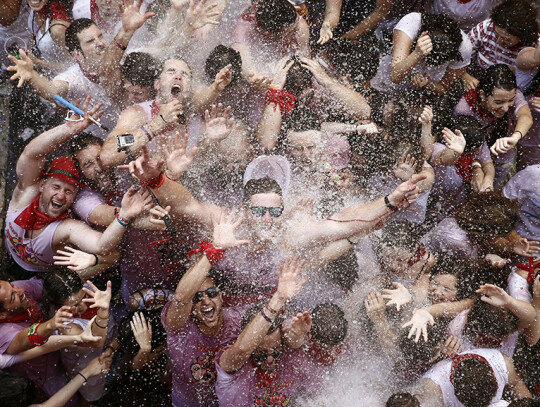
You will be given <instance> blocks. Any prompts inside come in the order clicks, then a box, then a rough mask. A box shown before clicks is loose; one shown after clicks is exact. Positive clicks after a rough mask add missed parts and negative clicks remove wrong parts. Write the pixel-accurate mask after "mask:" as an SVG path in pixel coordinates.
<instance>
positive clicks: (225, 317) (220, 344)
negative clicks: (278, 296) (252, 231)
mask: <svg viewBox="0 0 540 407" xmlns="http://www.w3.org/2000/svg"><path fill="white" fill-rule="evenodd" d="M241 221H242V217H239V218H238V219H236V220H235V219H234V218H233V215H232V214H230V215H228V216H225V214H224V213H223V214H222V215H221V216H220V219H219V220H217V219H216V220H215V221H214V234H213V239H212V243H209V242H203V243H201V249H197V250H193V252H199V253H201V252H202V256H200V257H199V258H198V259H197V260H196V262H195V263H194V264H193V265H192V266H191V268H190V269H189V270H188V271H187V272H186V274H184V276H183V277H182V279H181V280H180V282H179V283H178V286H177V287H176V292H175V293H174V297H173V299H172V301H170V302H169V303H168V304H167V305H165V308H164V309H163V311H162V314H161V315H162V321H163V325H164V326H165V329H166V330H167V342H168V349H169V353H170V356H171V360H172V362H173V363H172V366H173V390H172V400H173V406H175V407H179V406H190V407H191V406H217V405H218V400H217V396H216V394H215V390H214V384H215V381H216V368H215V365H214V357H215V355H216V353H217V352H219V351H220V350H221V349H223V348H224V347H226V346H227V345H229V344H231V343H232V342H233V341H234V340H235V339H236V338H237V337H238V334H239V333H240V315H239V313H238V311H236V310H234V309H232V308H228V309H226V308H222V306H223V298H222V295H221V293H220V291H219V289H218V288H217V287H216V284H215V281H214V280H213V278H212V277H210V276H209V272H210V270H211V268H212V266H213V265H214V264H215V262H216V260H218V259H219V257H220V256H222V255H223V252H224V251H225V250H228V249H229V248H232V247H236V246H239V245H242V244H246V243H248V241H247V240H237V239H236V237H235V235H234V232H235V230H236V228H237V227H238V225H239V224H240V222H241ZM191 253H192V252H190V254H191ZM216 256H217V257H216ZM214 277H215V276H214Z"/></svg>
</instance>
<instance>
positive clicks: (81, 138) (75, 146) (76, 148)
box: [68, 133, 103, 174]
mask: <svg viewBox="0 0 540 407" xmlns="http://www.w3.org/2000/svg"><path fill="white" fill-rule="evenodd" d="M94 145H98V146H100V147H102V146H103V140H102V139H100V138H99V137H96V136H94V135H92V134H90V133H80V134H78V135H77V136H76V137H74V138H72V139H71V140H70V141H69V144H68V154H69V155H70V156H71V158H73V162H74V163H75V167H76V168H77V170H78V171H79V174H82V171H81V163H79V160H78V159H77V153H78V152H80V151H82V150H84V149H86V148H88V147H90V146H94Z"/></svg>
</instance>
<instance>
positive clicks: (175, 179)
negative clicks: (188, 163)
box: [165, 171, 180, 182]
mask: <svg viewBox="0 0 540 407" xmlns="http://www.w3.org/2000/svg"><path fill="white" fill-rule="evenodd" d="M165 176H166V177H167V179H170V180H171V181H174V182H178V180H179V179H180V178H171V177H169V174H167V171H165Z"/></svg>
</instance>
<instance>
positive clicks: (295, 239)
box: [286, 175, 425, 248]
mask: <svg viewBox="0 0 540 407" xmlns="http://www.w3.org/2000/svg"><path fill="white" fill-rule="evenodd" d="M424 179H425V175H415V176H413V178H411V180H409V181H406V182H403V183H402V184H400V185H399V186H398V187H397V188H396V189H395V190H394V192H392V193H391V194H389V195H387V196H386V197H382V198H379V199H377V200H375V201H373V202H370V203H368V204H364V205H355V206H350V207H348V208H345V209H344V210H342V211H341V212H339V213H337V214H336V215H334V216H332V217H331V218H327V219H326V220H322V221H319V222H309V223H307V222H306V223H295V224H294V225H290V226H289V229H288V230H287V232H286V239H287V241H288V244H290V245H291V247H296V248H304V247H312V246H313V245H314V244H321V243H327V242H331V241H335V240H340V239H345V238H347V237H349V236H352V235H356V234H358V233H362V232H366V231H371V230H373V228H374V227H375V226H376V225H377V223H379V222H380V221H381V220H382V219H384V218H386V217H388V216H390V215H391V214H392V213H394V211H395V210H398V207H399V209H406V208H407V207H409V206H410V205H412V204H413V203H415V202H416V200H417V199H418V186H417V185H416V184H417V183H418V182H419V181H422V180H424Z"/></svg>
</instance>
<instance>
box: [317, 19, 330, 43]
mask: <svg viewBox="0 0 540 407" xmlns="http://www.w3.org/2000/svg"><path fill="white" fill-rule="evenodd" d="M332 38H334V34H333V33H332V27H331V26H330V23H329V22H328V21H325V22H324V23H323V24H322V26H321V31H320V32H319V39H318V40H317V44H319V45H323V44H324V43H326V42H328V41H330V40H331V39H332Z"/></svg>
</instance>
